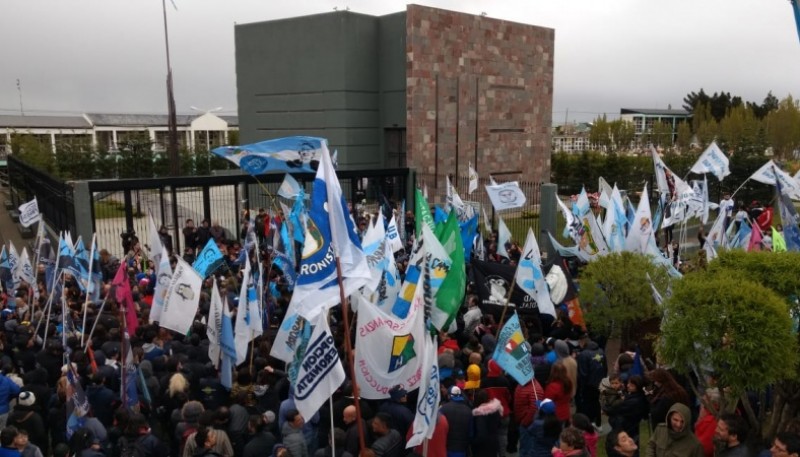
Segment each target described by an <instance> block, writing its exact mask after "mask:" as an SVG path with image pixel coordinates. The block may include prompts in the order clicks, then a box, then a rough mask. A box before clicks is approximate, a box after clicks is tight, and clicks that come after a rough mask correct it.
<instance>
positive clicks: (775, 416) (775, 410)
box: [761, 391, 786, 442]
mask: <svg viewBox="0 0 800 457" xmlns="http://www.w3.org/2000/svg"><path fill="white" fill-rule="evenodd" d="M785 406H786V399H785V397H784V396H783V395H781V394H780V393H779V392H777V391H776V392H775V394H774V396H773V397H772V414H770V418H769V422H768V423H766V424H765V425H767V426H766V427H762V430H761V438H763V439H764V440H765V441H767V442H768V441H769V440H771V439H772V437H773V436H775V435H777V434H778V427H779V426H780V424H781V420H782V419H783V409H784V407H785Z"/></svg>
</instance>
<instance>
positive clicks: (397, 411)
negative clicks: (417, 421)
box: [378, 400, 414, 436]
mask: <svg viewBox="0 0 800 457" xmlns="http://www.w3.org/2000/svg"><path fill="white" fill-rule="evenodd" d="M378 412H384V413H388V414H389V415H390V416H392V424H393V425H394V427H393V428H395V429H396V430H397V431H398V432H399V433H400V436H406V433H407V432H408V429H409V428H410V427H411V424H412V423H413V422H414V413H412V412H411V410H410V409H408V408H407V407H406V406H405V405H404V404H402V403H398V402H396V401H391V400H390V401H387V402H386V403H384V404H382V405H381V406H380V408H378Z"/></svg>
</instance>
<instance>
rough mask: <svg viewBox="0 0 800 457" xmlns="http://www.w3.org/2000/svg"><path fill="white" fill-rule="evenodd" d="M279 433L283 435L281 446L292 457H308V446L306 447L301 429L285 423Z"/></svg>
mask: <svg viewBox="0 0 800 457" xmlns="http://www.w3.org/2000/svg"><path fill="white" fill-rule="evenodd" d="M281 433H282V434H283V444H284V446H286V449H288V450H289V453H290V454H291V455H292V457H309V456H308V446H306V439H305V438H304V437H303V429H302V428H294V427H292V425H291V424H290V423H288V422H286V423H284V424H283V427H282V428H281Z"/></svg>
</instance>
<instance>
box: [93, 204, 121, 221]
mask: <svg viewBox="0 0 800 457" xmlns="http://www.w3.org/2000/svg"><path fill="white" fill-rule="evenodd" d="M94 217H95V219H111V218H114V217H125V204H124V203H121V202H118V201H115V200H100V201H96V202H94Z"/></svg>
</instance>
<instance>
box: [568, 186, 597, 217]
mask: <svg viewBox="0 0 800 457" xmlns="http://www.w3.org/2000/svg"><path fill="white" fill-rule="evenodd" d="M591 209H592V206H591V203H589V195H588V194H586V188H585V187H582V188H581V193H580V195H578V199H577V200H575V202H574V203H573V204H572V214H574V215H575V216H576V217H577V218H578V219H581V218H583V216H584V215H585V214H586V213H588V212H589V211H590V210H591Z"/></svg>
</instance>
